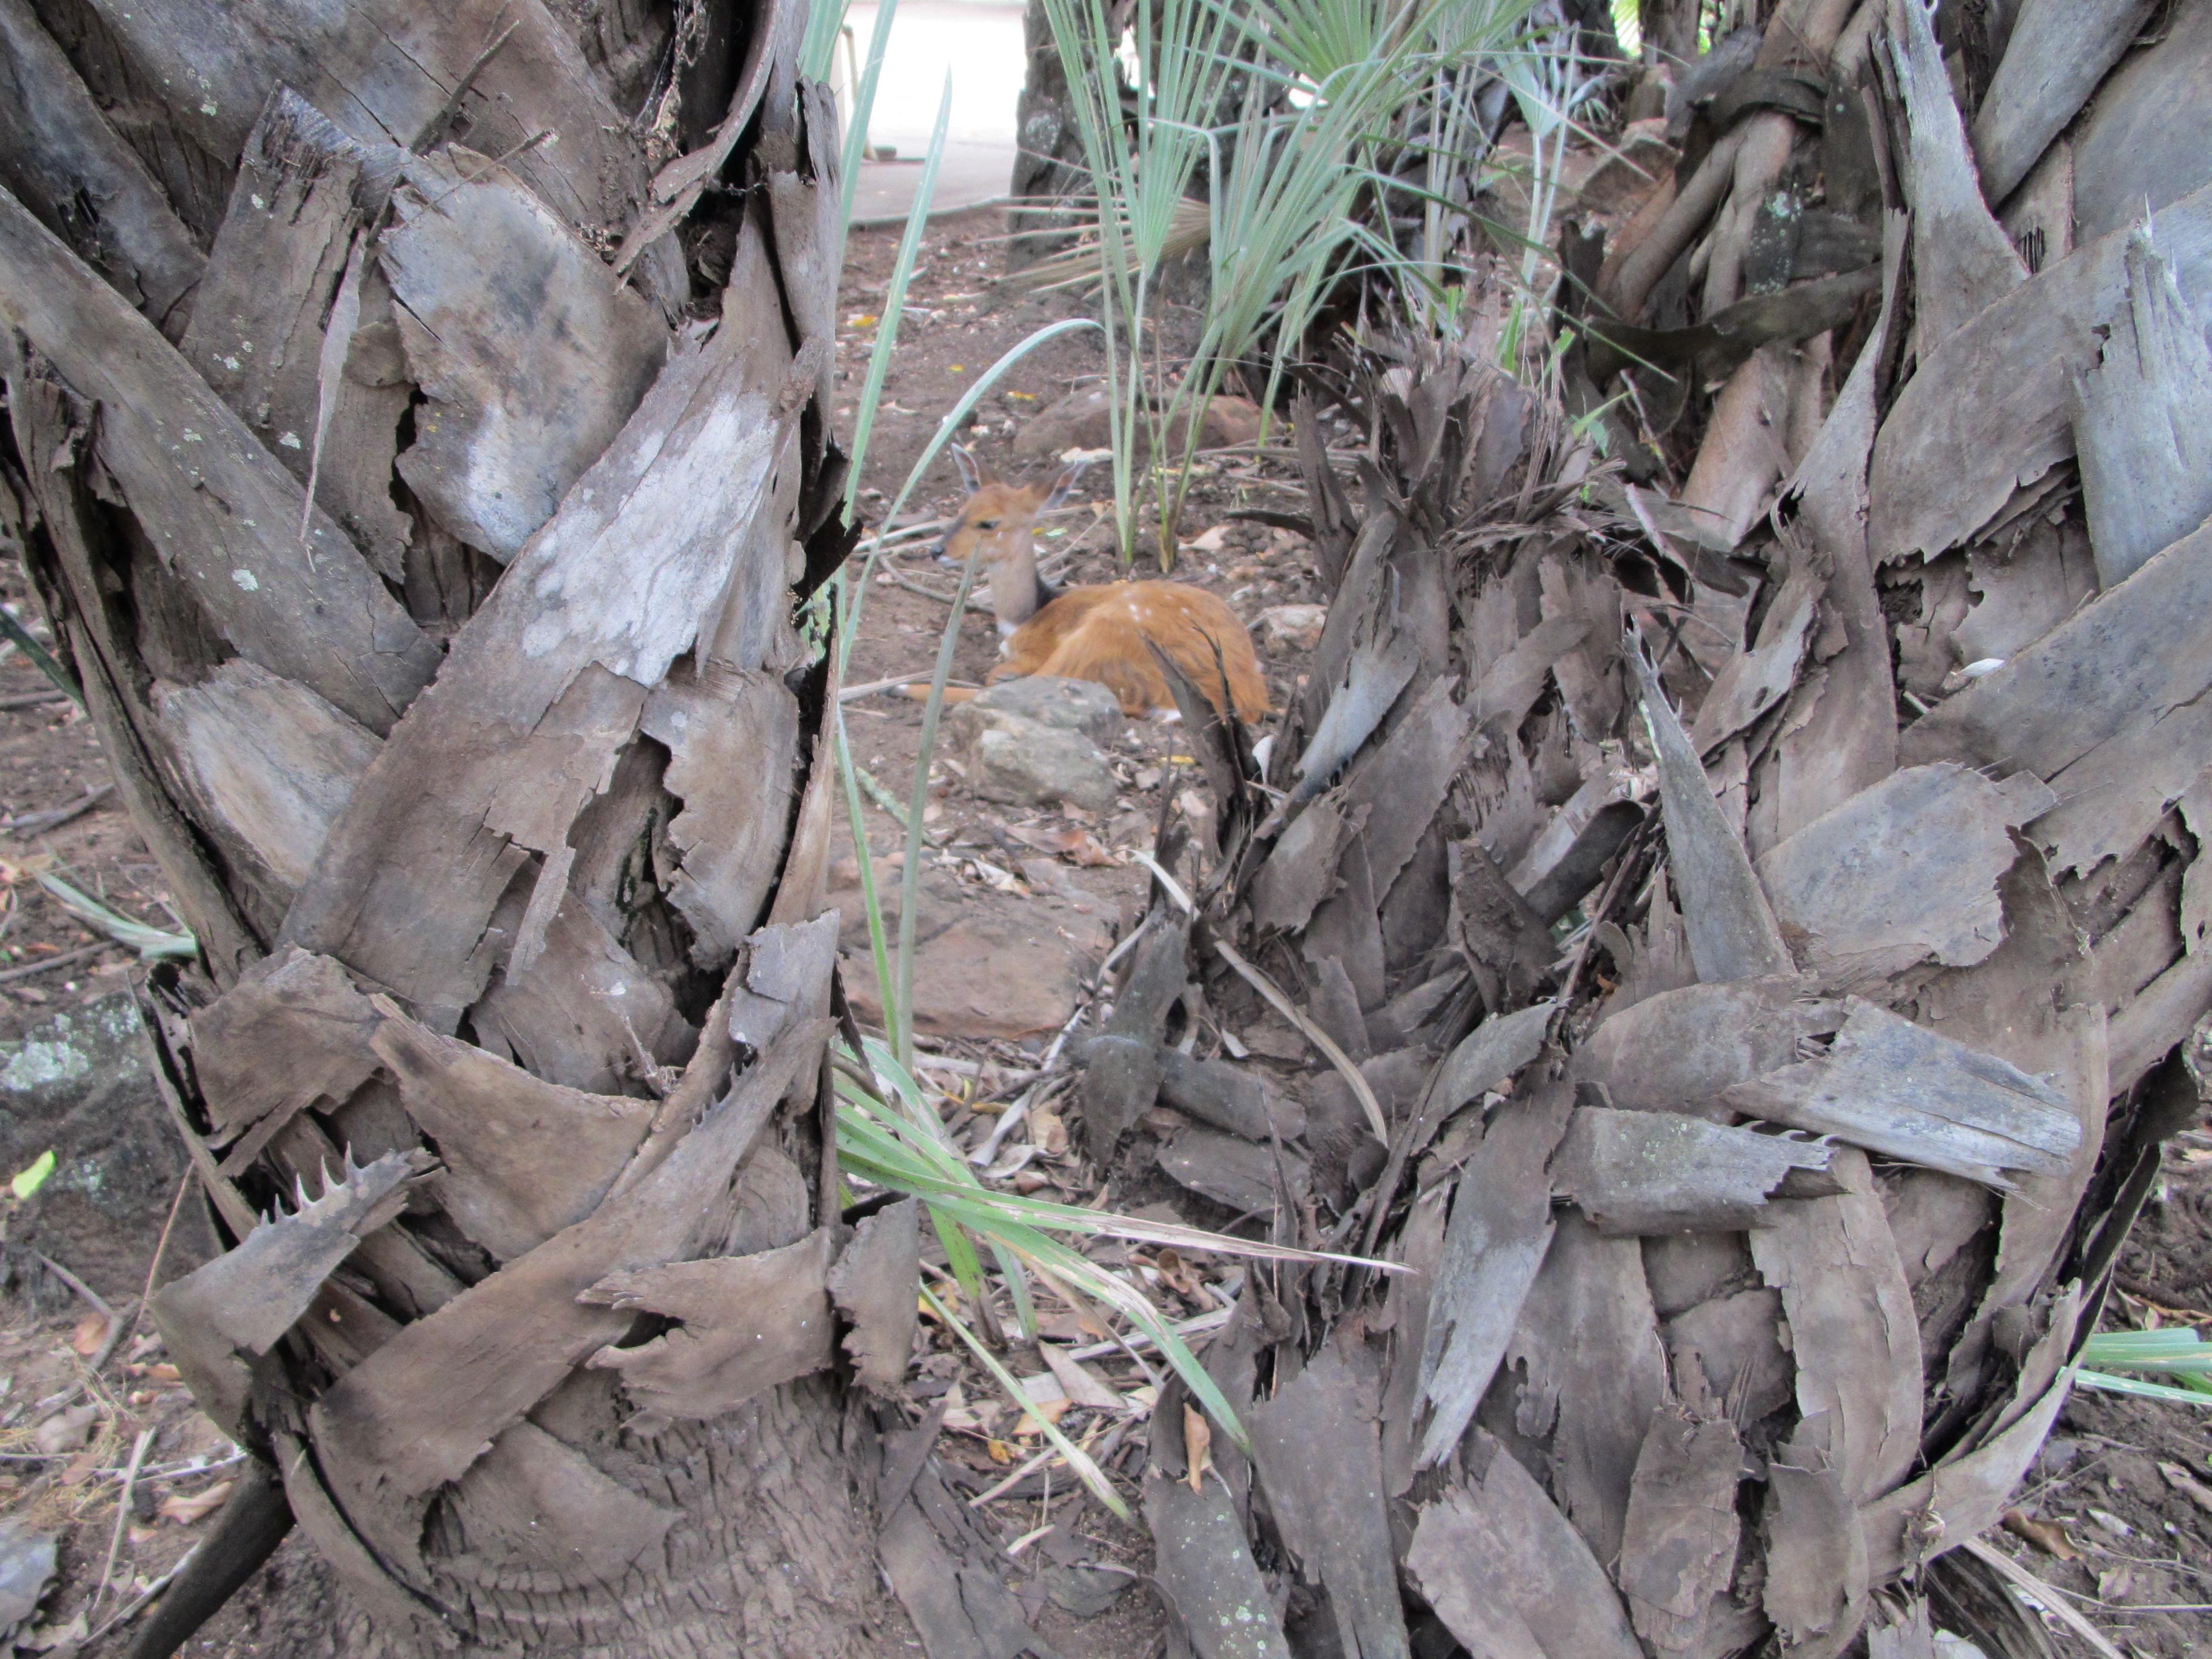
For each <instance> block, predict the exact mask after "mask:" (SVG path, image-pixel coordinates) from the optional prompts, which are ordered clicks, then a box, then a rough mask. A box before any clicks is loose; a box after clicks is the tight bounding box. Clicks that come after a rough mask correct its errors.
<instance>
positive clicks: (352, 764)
mask: <svg viewBox="0 0 2212 1659" xmlns="http://www.w3.org/2000/svg"><path fill="white" fill-rule="evenodd" d="M152 696H153V705H154V711H155V714H157V715H159V716H160V718H161V724H162V726H164V727H165V728H166V729H167V733H168V736H169V737H170V738H171V740H172V742H173V744H174V749H173V753H174V755H175V757H176V762H177V764H178V766H179V769H180V771H181V773H182V779H181V781H182V782H183V784H184V786H185V790H186V792H187V793H189V794H190V796H191V799H192V802H193V804H194V805H196V806H197V808H198V809H199V811H201V812H203V813H204V814H205V816H204V817H203V818H201V820H200V822H201V823H202V824H203V825H204V827H205V828H206V829H208V830H209V831H210V833H212V834H214V835H216V836H218V837H220V838H222V839H224V840H226V841H227V842H228V843H229V844H231V845H232V846H234V847H235V848H237V849H238V850H239V851H240V852H241V853H243V854H247V855H249V856H250V857H251V858H252V859H253V860H255V861H257V862H258V863H259V864H260V866H262V867H263V869H264V870H265V871H266V872H268V878H269V879H270V882H271V884H272V886H273V890H274V896H275V897H276V900H277V902H278V908H279V909H280V910H281V908H283V905H285V904H288V903H289V902H290V900H291V897H292V896H293V895H294V894H295V893H296V892H298V891H299V890H300V887H301V884H302V883H304V882H305V881H306V880H307V874H308V872H309V871H311V870H312V869H313V867H314V862H315V855H316V854H318V853H319V852H320V851H321V850H322V846H323V842H324V840H325V837H326V836H329V834H330V830H331V824H333V823H337V817H338V814H339V813H340V812H342V811H344V810H345V804H346V802H347V801H348V800H349V799H350V798H351V797H352V794H353V787H354V784H355V782H356V780H358V779H359V778H360V776H361V775H362V773H364V772H366V771H367V770H368V766H369V763H370V762H371V761H373V760H374V759H375V758H376V756H377V752H378V750H380V749H381V748H382V747H383V744H381V743H380V741H379V740H378V738H377V737H376V735H375V734H374V732H371V731H369V730H368V727H367V726H362V725H361V724H359V723H358V722H356V721H355V720H349V719H348V718H347V717H346V715H345V714H343V712H341V711H340V710H338V709H337V708H332V707H331V705H330V704H329V703H327V702H325V701H324V700H323V699H322V698H320V697H319V696H316V695H315V694H314V693H313V691H311V690H308V689H307V687H306V686H304V685H301V684H298V683H296V682H295V681H292V680H288V679H285V678H282V677H280V676H278V675H276V674H272V673H270V671H268V670H267V669H265V668H263V667H261V666H260V665H258V664H257V663H255V662H252V660H250V659H247V658H245V657H234V658H232V659H230V660H229V661H228V662H227V663H225V664H223V665H222V666H221V667H220V668H218V669H216V671H215V672H214V673H213V674H211V675H210V676H209V677H208V678H205V679H204V680H201V681H199V682H198V683H197V684H192V685H171V684H167V683H165V682H160V681H157V682H156V683H155V685H154V688H153V694H152Z"/></svg>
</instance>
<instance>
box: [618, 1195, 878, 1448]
mask: <svg viewBox="0 0 2212 1659" xmlns="http://www.w3.org/2000/svg"><path fill="white" fill-rule="evenodd" d="M834 1249H835V1240H834V1238H833V1237H832V1235H831V1232H830V1230H829V1228H827V1227H819V1228H817V1229H816V1230H815V1231H813V1232H812V1233H811V1234H809V1235H808V1236H807V1237H805V1239H803V1240H801V1241H800V1242H799V1243H796V1244H787V1245H785V1246H784V1247H783V1248H782V1249H777V1250H763V1251H762V1252H760V1253H759V1254H758V1255H739V1256H727V1255H726V1256H715V1257H712V1258H710V1259H708V1260H705V1261H671V1262H665V1263H663V1264H662V1265H660V1266H658V1267H645V1268H640V1269H635V1270H630V1271H625V1272H617V1273H611V1274H609V1275H608V1276H607V1277H606V1278H605V1279H601V1280H599V1282H598V1283H597V1284H595V1285H592V1287H591V1288H590V1289H589V1290H587V1291H585V1292H584V1293H583V1294H582V1296H581V1297H580V1298H579V1299H580V1300H582V1301H584V1302H587V1303H593V1304H604V1305H605V1306H608V1307H611V1308H616V1309H619V1310H623V1311H626V1312H629V1313H638V1312H647V1313H658V1314H667V1315H671V1316H674V1317H675V1318H676V1319H677V1320H678V1321H679V1322H681V1323H680V1328H678V1329H676V1330H672V1331H669V1332H666V1333H665V1334H662V1335H659V1336H656V1337H654V1338H653V1340H651V1341H649V1342H643V1343H640V1344H637V1345H636V1346H617V1345H615V1344H609V1345H608V1346H605V1347H604V1348H601V1349H600V1350H599V1352H597V1353H595V1354H593V1355H592V1357H591V1358H590V1360H589V1361H588V1362H586V1363H588V1364H591V1365H592V1367H593V1368H594V1369H598V1370H611V1371H613V1372H614V1373H615V1374H616V1375H617V1376H620V1377H621V1378H622V1386H623V1393H625V1394H627V1395H629V1397H630V1398H631V1399H632V1400H634V1401H636V1402H637V1403H638V1405H640V1406H641V1407H643V1408H644V1409H643V1411H642V1412H641V1413H640V1416H639V1418H638V1419H637V1425H638V1431H640V1432H641V1433H647V1434H649V1433H651V1432H652V1431H653V1429H654V1428H655V1427H656V1426H657V1425H660V1424H662V1423H665V1422H667V1421H670V1420H671V1419H677V1418H686V1417H688V1418H699V1419H706V1418H714V1417H720V1416H721V1415H722V1414H723V1413H726V1412H731V1411H734V1410H736V1409H737V1408H738V1407H739V1406H741V1405H743V1404H744V1402H745V1401H748V1400H750V1399H751V1398H752V1397H753V1396H754V1395H757V1394H760V1393H762V1392H763V1391H765V1390H766V1389H772V1388H774V1387H775V1385H776V1384H777V1383H788V1382H790V1381H791V1380H792V1379H793V1377H799V1376H808V1375H811V1373H813V1372H815V1371H818V1370H823V1369H825V1368H826V1367H827V1366H828V1365H829V1362H830V1359H831V1358H832V1357H833V1356H834V1355H835V1354H836V1327H835V1325H834V1324H833V1322H832V1321H831V1319H830V1314H829V1259H830V1255H831V1254H832V1252H833V1250H834Z"/></svg>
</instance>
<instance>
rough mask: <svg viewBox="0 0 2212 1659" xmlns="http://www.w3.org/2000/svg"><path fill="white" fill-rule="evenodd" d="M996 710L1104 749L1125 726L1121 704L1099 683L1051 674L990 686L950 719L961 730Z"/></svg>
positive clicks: (958, 706)
mask: <svg viewBox="0 0 2212 1659" xmlns="http://www.w3.org/2000/svg"><path fill="white" fill-rule="evenodd" d="M988 708H995V709H999V710H1000V711H1001V712H1003V713H1006V714H1018V715H1020V716H1021V717H1022V718H1023V719H1024V720H1035V721H1036V723H1037V724H1038V725H1039V726H1057V727H1058V728H1059V729H1060V730H1061V731H1063V732H1081V733H1083V735H1084V736H1085V737H1086V738H1090V739H1091V742H1093V743H1095V744H1097V745H1098V746H1099V747H1100V748H1101V749H1103V748H1105V747H1106V746H1107V745H1108V744H1111V743H1112V742H1113V741H1114V739H1115V737H1116V736H1117V735H1118V734H1119V733H1120V732H1121V727H1122V725H1123V724H1124V720H1123V716H1122V714H1121V699H1120V698H1119V697H1116V696H1115V695H1114V694H1113V693H1112V692H1111V691H1109V690H1107V689H1106V688H1105V687H1104V686H1103V685H1101V684H1098V683H1097V681H1095V680H1063V679H1059V678H1055V677H1054V676H1053V675H1050V674H1030V675H1027V676H1024V678H1020V679H1015V680H1000V682H999V683H998V684H996V685H993V686H987V687H985V688H984V689H983V690H981V691H978V692H977V693H976V694H975V696H974V697H973V698H972V699H970V700H969V702H964V703H957V704H955V705H954V706H953V708H952V710H951V715H950V719H951V720H952V722H953V725H954V728H955V730H957V729H958V727H959V725H960V723H961V722H962V720H963V719H966V720H975V718H976V715H975V714H971V713H969V711H970V710H976V711H981V710H983V709H988Z"/></svg>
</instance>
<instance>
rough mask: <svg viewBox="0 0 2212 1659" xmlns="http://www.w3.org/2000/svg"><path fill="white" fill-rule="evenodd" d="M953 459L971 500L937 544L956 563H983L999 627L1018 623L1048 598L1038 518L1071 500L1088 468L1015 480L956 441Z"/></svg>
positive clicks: (983, 571)
mask: <svg viewBox="0 0 2212 1659" xmlns="http://www.w3.org/2000/svg"><path fill="white" fill-rule="evenodd" d="M952 459H953V461H954V463H955V464H956V465H957V466H958V467H959V469H960V481H961V482H962V483H964V484H965V485H967V487H968V500H967V501H966V503H965V504H964V505H963V506H962V507H961V509H960V516H959V518H958V519H957V520H955V521H954V523H953V526H952V527H951V529H950V530H948V531H946V532H945V539H944V540H942V541H940V542H939V544H937V552H938V556H939V558H942V559H944V560H945V562H947V563H949V564H954V565H959V564H965V563H966V562H968V561H969V560H970V559H975V560H976V561H978V562H979V563H980V567H981V574H982V576H983V578H984V580H986V581H987V583H988V584H989V586H990V590H991V608H992V610H994V611H996V612H997V613H998V617H999V623H1000V628H1001V629H1005V628H1006V627H1008V626H1010V625H1011V626H1016V627H1018V626H1019V625H1020V624H1021V623H1024V622H1026V621H1028V620H1029V618H1030V617H1032V616H1033V615H1035V614H1036V611H1037V608H1038V606H1039V605H1042V604H1043V603H1045V600H1046V599H1047V597H1048V596H1047V595H1046V594H1045V593H1043V592H1042V591H1041V590H1040V587H1039V585H1038V582H1037V574H1036V523H1037V520H1038V518H1039V516H1040V515H1042V514H1043V513H1048V512H1050V511H1051V510H1052V509H1053V508H1054V507H1058V506H1059V505H1060V503H1061V502H1062V501H1066V499H1067V497H1068V495H1069V492H1070V491H1072V490H1073V489H1074V488H1075V481H1076V479H1077V477H1079V475H1080V474H1081V472H1082V470H1083V469H1082V468H1081V467H1080V466H1071V467H1069V468H1068V469H1067V470H1066V471H1064V472H1062V473H1061V474H1060V476H1059V477H1057V478H1055V479H1054V480H1053V481H1052V483H1049V484H1010V483H1004V482H1002V481H1000V479H997V478H994V477H991V476H990V475H989V474H987V472H985V471H983V470H982V468H981V466H979V465H977V464H976V461H975V457H974V456H973V455H971V454H969V453H968V451H966V450H965V449H963V448H962V447H960V446H959V445H957V444H955V445H953V446H952Z"/></svg>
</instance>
